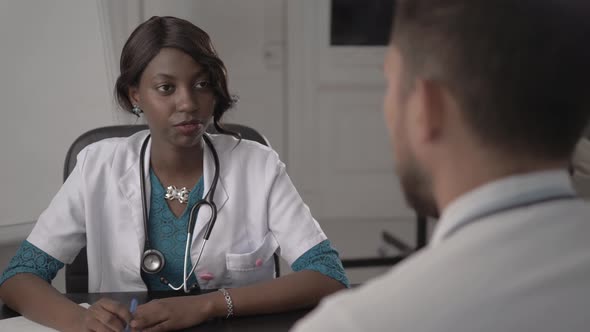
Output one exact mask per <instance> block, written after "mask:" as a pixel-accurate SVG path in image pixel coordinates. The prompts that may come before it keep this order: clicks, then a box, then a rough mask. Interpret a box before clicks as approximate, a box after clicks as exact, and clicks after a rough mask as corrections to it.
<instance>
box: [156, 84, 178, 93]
mask: <svg viewBox="0 0 590 332" xmlns="http://www.w3.org/2000/svg"><path fill="white" fill-rule="evenodd" d="M156 89H158V91H160V92H163V93H170V92H172V90H174V87H173V86H172V85H170V84H162V85H159V86H158V87H157V88H156Z"/></svg>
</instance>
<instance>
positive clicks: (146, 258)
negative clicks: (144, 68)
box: [139, 134, 219, 293]
mask: <svg viewBox="0 0 590 332" xmlns="http://www.w3.org/2000/svg"><path fill="white" fill-rule="evenodd" d="M150 136H151V135H149V134H148V135H147V137H146V138H145V140H144V141H143V144H142V146H141V152H140V154H139V175H140V183H141V203H142V205H143V230H144V232H145V244H144V251H143V255H142V257H141V270H142V271H143V272H145V273H148V274H156V273H159V272H160V271H162V269H163V268H164V265H165V264H166V259H165V258H164V255H163V254H162V252H160V251H159V250H157V249H155V248H153V247H152V246H151V243H150V239H149V235H148V225H147V221H148V208H147V199H146V190H145V168H144V164H145V150H146V148H147V145H148V142H149V140H150ZM203 140H204V141H205V143H206V144H207V146H208V147H209V149H210V150H211V154H212V155H213V160H214V162H215V175H214V176H213V181H212V182H211V187H210V188H209V191H208V192H207V194H206V195H205V196H204V197H203V199H201V200H199V201H198V202H197V203H195V205H193V207H192V208H191V212H190V215H189V219H188V227H187V228H188V229H187V236H186V246H185V249H184V266H183V269H182V280H183V282H182V284H181V285H180V286H174V285H172V284H170V282H169V281H168V279H166V278H165V277H163V276H161V277H160V281H161V282H162V283H163V284H165V285H168V286H169V287H170V288H172V289H173V290H180V289H181V288H182V289H183V290H184V292H185V293H189V292H190V291H191V290H193V289H196V288H198V287H199V285H198V284H196V283H195V284H194V285H192V286H191V287H188V285H187V282H188V279H189V278H190V276H191V275H192V274H193V272H194V271H195V268H196V267H197V265H198V264H199V261H200V260H201V255H202V254H203V249H205V244H206V243H207V241H208V240H209V236H210V235H211V231H212V230H213V225H215V221H216V220H217V206H215V203H214V202H213V195H214V194H215V188H216V187H217V181H218V180H219V157H218V156H217V151H215V148H214V147H213V143H212V142H211V139H210V138H209V137H207V134H203ZM203 206H208V207H209V208H210V209H211V216H210V217H209V221H208V222H207V228H206V229H205V234H204V235H203V244H202V245H201V249H200V250H199V256H198V257H197V261H196V262H195V264H194V265H193V268H192V269H191V271H190V272H189V273H188V274H187V273H186V272H187V265H188V264H187V263H188V261H189V259H190V250H191V242H192V233H193V230H194V228H195V222H196V219H197V214H198V213H199V210H200V209H201V207H203Z"/></svg>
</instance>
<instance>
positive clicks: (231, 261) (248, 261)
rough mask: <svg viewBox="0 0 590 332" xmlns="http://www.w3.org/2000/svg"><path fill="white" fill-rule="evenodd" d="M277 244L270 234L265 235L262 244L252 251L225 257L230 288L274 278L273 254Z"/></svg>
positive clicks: (230, 254)
mask: <svg viewBox="0 0 590 332" xmlns="http://www.w3.org/2000/svg"><path fill="white" fill-rule="evenodd" d="M278 247H279V243H278V242H277V240H276V239H275V238H274V236H273V235H272V233H271V232H268V233H266V235H265V236H264V239H263V240H262V243H261V244H260V245H259V246H258V247H257V248H256V249H254V250H253V251H251V252H248V253H244V254H237V253H227V254H226V256H225V260H226V267H227V273H228V278H229V279H230V280H228V283H229V284H230V285H231V287H240V286H246V285H251V284H254V283H258V282H261V281H266V280H271V279H273V278H274V273H275V264H274V259H273V254H274V253H275V252H276V250H277V249H278Z"/></svg>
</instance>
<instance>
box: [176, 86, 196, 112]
mask: <svg viewBox="0 0 590 332" xmlns="http://www.w3.org/2000/svg"><path fill="white" fill-rule="evenodd" d="M176 105H177V106H176V109H177V110H178V111H180V112H195V111H198V110H199V102H198V99H197V97H196V94H195V93H193V90H192V87H190V88H189V87H184V88H180V89H178V90H177V101H176Z"/></svg>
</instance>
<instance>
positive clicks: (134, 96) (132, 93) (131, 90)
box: [127, 86, 139, 105]
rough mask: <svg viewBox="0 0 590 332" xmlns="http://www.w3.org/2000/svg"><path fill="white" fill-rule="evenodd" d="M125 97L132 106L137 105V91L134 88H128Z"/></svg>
mask: <svg viewBox="0 0 590 332" xmlns="http://www.w3.org/2000/svg"><path fill="white" fill-rule="evenodd" d="M127 96H129V101H130V102H131V104H133V105H138V104H139V89H138V88H137V87H135V86H131V87H129V89H128V91H127Z"/></svg>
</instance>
